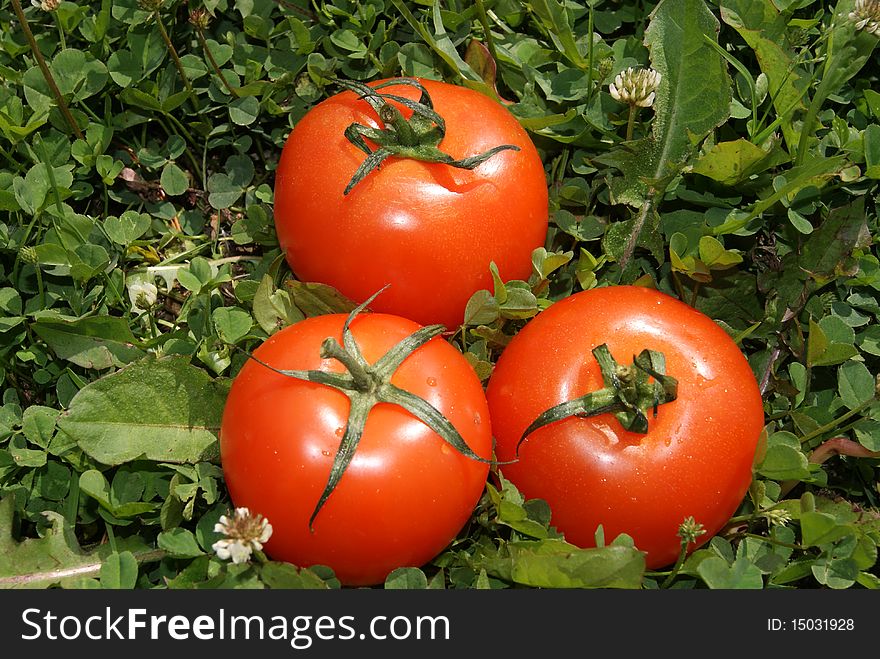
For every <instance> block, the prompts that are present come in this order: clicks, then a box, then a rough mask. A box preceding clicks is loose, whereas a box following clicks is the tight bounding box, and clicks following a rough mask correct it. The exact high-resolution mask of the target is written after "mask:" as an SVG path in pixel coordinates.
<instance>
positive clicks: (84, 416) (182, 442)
mask: <svg viewBox="0 0 880 659" xmlns="http://www.w3.org/2000/svg"><path fill="white" fill-rule="evenodd" d="M228 387H229V382H228V381H227V380H224V379H222V378H217V379H212V378H211V377H210V376H209V375H208V374H207V373H205V372H204V371H202V370H200V369H198V368H196V367H194V366H192V365H190V364H189V359H188V358H186V357H182V356H170V357H163V358H159V359H156V358H153V357H147V358H145V359H143V360H141V361H138V362H135V363H134V364H131V365H130V366H128V367H126V368H123V369H121V370H119V371H117V372H116V373H113V374H111V375H107V376H104V377H103V378H100V379H99V380H96V381H94V382H92V383H90V384H88V385H86V386H85V387H83V388H82V389H80V391H79V392H78V393H77V394H76V395H75V396H74V397H73V400H71V402H70V406H69V409H68V410H67V411H66V412H64V413H62V415H61V417H60V418H59V419H58V428H59V430H60V431H61V432H64V433H66V434H67V435H68V436H70V437H71V438H72V439H73V440H74V441H76V443H77V445H78V446H79V447H80V448H81V449H82V450H83V451H85V452H86V453H87V454H88V455H89V456H91V457H92V458H94V459H95V460H97V461H99V462H101V463H103V464H106V465H119V464H123V463H125V462H130V461H132V460H136V459H147V460H158V461H161V462H169V463H191V464H192V463H196V462H200V461H203V460H216V459H217V457H218V447H217V433H218V431H219V428H220V419H221V417H222V411H223V405H224V403H225V400H226V395H227V393H228ZM144 401H150V404H149V405H144Z"/></svg>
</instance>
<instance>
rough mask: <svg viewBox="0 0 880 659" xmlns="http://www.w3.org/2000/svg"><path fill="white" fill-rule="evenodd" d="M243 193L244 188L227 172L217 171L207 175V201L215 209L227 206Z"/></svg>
mask: <svg viewBox="0 0 880 659" xmlns="http://www.w3.org/2000/svg"><path fill="white" fill-rule="evenodd" d="M243 193H244V188H243V187H242V186H240V185H238V184H237V183H236V182H235V180H234V179H233V178H232V177H231V176H229V175H228V174H225V173H223V172H217V173H214V174H211V176H209V177H208V203H210V204H211V206H212V207H213V208H216V209H217V210H223V209H224V208H229V207H230V206H232V205H233V204H234V203H235V202H236V201H238V200H239V198H240V197H241V195H242V194H243Z"/></svg>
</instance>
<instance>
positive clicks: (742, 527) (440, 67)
mask: <svg viewBox="0 0 880 659" xmlns="http://www.w3.org/2000/svg"><path fill="white" fill-rule="evenodd" d="M854 4H855V3H854V2H853V1H852V0H840V1H839V2H822V1H820V0H802V1H799V2H779V1H774V0H760V1H754V0H722V1H721V2H705V1H704V0H684V1H672V0H662V1H661V2H644V3H621V2H616V1H613V0H596V1H593V2H562V1H558V0H548V1H546V2H515V1H513V0H490V1H487V2H482V3H466V2H460V1H459V0H453V1H452V2H444V3H440V2H405V1H403V0H391V1H388V0H369V1H368V2H349V1H347V0H336V1H334V2H322V1H318V2H305V1H304V0H291V1H286V2H275V1H274V0H250V1H248V2H232V1H231V0H204V1H203V2H192V1H191V2H188V3H186V2H182V1H181V0H166V2H164V3H162V4H161V7H160V8H159V10H158V11H155V12H152V11H145V10H143V9H142V8H141V5H140V4H139V3H138V2H136V0H114V1H113V2H103V3H73V2H61V3H60V5H59V7H58V9H57V10H56V11H54V12H47V11H44V10H42V9H41V8H39V7H36V6H33V5H32V4H31V3H29V2H25V3H24V4H23V5H22V3H21V2H12V0H0V35H2V36H0V161H2V163H3V164H2V167H0V210H2V213H0V376H2V382H3V385H2V400H0V587H40V588H43V587H51V586H61V587H75V588H87V587H104V588H324V589H326V588H338V587H339V582H338V581H336V580H335V578H334V575H333V574H332V571H330V570H329V569H327V568H325V567H322V566H312V567H310V568H302V567H300V566H293V565H289V564H285V563H278V562H274V561H271V560H269V559H268V558H266V557H265V556H263V555H261V554H259V552H258V554H257V555H256V558H255V560H253V561H251V562H250V563H245V564H232V563H227V562H224V561H221V560H220V559H219V558H218V557H217V556H216V554H215V552H214V551H213V549H212V545H213V544H214V543H215V542H216V541H217V540H218V539H219V538H220V535H219V534H218V533H216V532H215V531H214V524H215V523H216V522H217V521H218V519H219V518H220V516H221V515H224V514H227V513H228V512H229V510H230V506H231V502H230V500H229V495H228V492H227V491H226V486H225V483H224V482H223V476H222V471H221V469H220V467H219V465H218V462H217V461H218V455H219V454H218V450H217V430H218V427H219V422H220V418H221V414H222V408H223V401H224V399H225V395H226V391H227V390H228V386H229V382H230V380H231V378H232V377H234V375H235V374H236V373H237V372H238V369H239V368H240V367H241V365H242V363H243V362H244V360H245V359H246V357H245V356H244V351H249V350H252V349H253V348H254V347H256V346H257V345H258V344H259V343H260V342H261V341H263V340H264V339H266V338H267V337H269V336H270V335H272V334H273V333H274V332H276V331H278V330H279V329H281V328H283V327H286V326H287V325H290V324H293V323H296V322H298V321H299V320H302V319H303V318H306V317H308V316H313V315H318V314H324V313H333V312H348V311H351V309H352V308H354V306H355V303H356V302H360V301H354V302H353V301H350V300H346V299H345V298H343V297H342V296H341V295H339V293H338V292H337V291H335V290H333V289H331V288H329V287H327V286H324V285H322V284H319V283H315V282H303V281H298V280H297V279H296V278H295V276H294V275H293V273H291V272H290V271H289V270H288V269H287V266H286V264H285V263H284V260H283V258H282V256H281V253H280V249H279V246H278V241H277V238H276V236H275V232H274V228H273V224H272V207H273V183H274V171H275V168H276V166H277V164H278V158H279V155H280V150H281V147H282V145H283V143H284V139H285V138H286V136H287V134H288V133H289V131H290V129H291V127H292V126H294V125H295V124H296V122H297V121H299V119H300V118H301V117H302V116H303V115H304V114H305V113H306V112H307V111H308V109H309V108H310V107H312V106H313V105H314V104H315V103H317V102H319V101H320V100H322V99H323V98H326V97H327V96H328V95H330V94H332V93H335V92H336V91H337V89H338V88H337V86H335V85H334V83H333V80H334V78H337V77H339V78H350V79H354V80H359V81H369V80H373V79H377V78H380V77H387V76H395V75H420V76H425V77H428V78H435V79H444V80H448V81H451V82H455V83H458V84H462V85H466V86H469V87H471V88H474V89H476V90H478V91H481V92H483V93H485V94H487V95H489V96H491V97H492V98H496V99H498V100H499V101H501V102H504V103H505V104H506V105H507V107H508V108H509V109H510V111H511V112H512V113H513V114H514V115H515V116H516V117H517V118H518V119H519V121H520V122H521V124H522V125H523V126H524V127H525V128H526V129H527V130H528V131H529V132H530V134H531V136H532V138H533V140H534V142H535V144H536V146H537V147H538V149H539V153H540V155H541V157H542V159H543V161H544V163H545V166H546V172H547V181H548V188H549V191H550V200H551V208H550V220H551V223H550V231H549V233H548V235H547V240H546V243H545V245H544V246H543V247H541V248H539V249H538V250H536V251H535V252H534V254H533V266H534V267H533V272H532V274H531V276H530V277H529V278H527V279H526V280H523V281H503V280H502V279H501V277H500V276H499V274H498V271H497V269H495V267H494V265H492V266H490V267H489V269H490V271H491V273H492V275H493V286H492V290H481V291H478V292H476V293H475V294H474V296H473V298H472V299H471V301H470V303H469V304H468V307H467V310H466V311H465V323H464V324H463V325H462V326H461V327H459V328H450V329H452V330H453V335H452V336H451V337H450V339H449V340H450V341H451V342H452V343H453V344H454V345H456V346H457V347H458V348H459V349H461V351H462V352H463V353H464V354H465V355H466V357H467V358H468V360H469V361H470V363H471V364H473V366H474V368H475V370H476V372H477V373H478V374H479V376H480V377H481V378H482V379H483V380H485V379H486V378H488V377H489V375H490V374H491V371H492V367H493V364H494V363H495V360H496V359H497V357H498V356H499V354H500V353H501V352H502V351H503V349H504V346H505V345H506V344H507V342H508V341H509V340H510V338H511V337H512V336H513V335H514V334H515V333H516V332H517V331H519V329H520V328H522V327H523V325H524V324H525V323H526V322H528V320H529V319H530V318H532V317H534V316H535V315H537V314H539V313H541V311H542V310H543V309H545V308H547V307H548V306H550V305H551V304H553V303H554V302H556V301H558V300H560V299H562V298H564V297H566V296H568V295H570V294H571V293H573V292H576V291H578V290H581V289H588V288H592V287H595V286H604V285H609V284H615V283H633V282H635V283H639V284H642V285H651V286H655V287H657V288H659V289H661V290H664V291H666V292H668V293H671V294H673V295H675V296H676V297H679V298H681V299H683V300H684V301H686V302H687V303H689V304H691V305H693V306H694V307H696V308H697V309H699V310H701V311H703V312H704V313H706V314H708V315H709V316H711V317H712V318H714V319H715V320H716V321H717V322H718V323H719V324H721V325H722V326H723V327H724V328H725V329H726V330H727V331H728V332H729V333H730V334H731V336H733V337H734V338H735V339H736V340H737V341H738V342H739V344H740V346H741V347H742V349H743V352H744V353H745V354H746V355H747V357H748V359H749V361H750V364H751V365H752V368H753V370H754V373H755V376H756V378H757V380H758V382H759V383H760V385H761V390H762V393H763V396H764V401H765V411H766V421H767V424H766V442H765V443H764V446H763V449H762V452H761V454H760V455H758V456H756V463H755V477H754V481H753V483H752V488H751V490H750V493H749V496H748V497H747V498H746V499H745V500H744V501H743V502H742V505H741V507H740V510H738V511H737V513H736V516H735V517H734V518H733V519H732V520H731V522H730V524H729V525H728V526H727V527H726V528H725V529H724V530H723V531H722V532H721V533H719V534H718V535H717V536H716V537H715V538H711V539H707V542H706V543H705V544H704V545H702V546H701V547H700V548H698V549H697V550H695V551H694V552H693V553H691V554H690V555H689V556H688V557H687V558H686V560H684V561H683V562H682V563H681V564H680V565H678V566H676V567H674V568H670V569H666V570H663V571H659V572H647V571H646V570H645V566H644V559H643V556H642V554H641V553H640V552H639V551H638V548H637V547H633V546H632V541H631V540H630V539H629V538H628V537H627V536H621V537H619V538H616V539H613V541H612V542H610V543H607V544H606V543H605V541H604V538H603V534H602V531H601V529H598V530H597V547H596V548H592V549H581V548H577V547H574V546H572V545H570V544H568V543H567V542H566V541H565V539H564V538H563V537H562V536H561V535H560V534H559V533H558V532H557V531H556V530H555V529H554V528H553V526H552V525H551V523H550V519H551V517H550V511H549V510H548V509H547V506H546V504H544V503H543V502H541V501H526V500H524V499H523V497H522V496H521V494H520V493H519V492H517V491H516V489H515V488H514V487H513V486H512V485H511V484H510V483H508V482H506V481H504V479H503V478H501V477H500V475H499V474H497V473H493V475H492V478H491V479H490V482H489V483H487V487H486V492H485V495H484V497H483V498H482V500H481V501H480V503H479V504H478V506H477V508H476V510H475V511H474V515H473V517H472V519H471V520H470V522H469V523H468V525H467V526H466V527H465V528H464V529H463V530H462V532H461V534H460V536H459V537H458V538H457V539H456V540H455V541H454V542H453V543H452V544H451V545H450V546H449V547H448V548H447V550H446V551H444V552H443V553H442V554H441V555H440V556H438V557H437V558H436V559H435V560H434V561H433V562H432V563H431V564H429V565H425V566H418V567H415V566H410V567H406V568H402V569H400V570H397V571H395V572H394V573H392V574H391V575H390V576H389V578H388V580H387V582H386V583H385V587H386V588H527V587H552V588H563V587H566V588H586V587H621V588H657V587H674V588H818V587H826V588H877V587H880V568H878V564H877V545H878V543H880V512H878V507H880V490H878V487H880V485H878V481H880V476H878V465H880V453H878V452H880V404H878V403H877V389H876V377H877V374H878V372H880V328H878V314H880V257H878V254H877V251H876V249H875V247H874V245H875V242H876V238H877V236H878V233H880V227H878V221H877V199H878V197H880V187H878V181H880V94H878V92H877V91H875V90H876V89H877V86H878V76H877V71H878V67H877V66H876V63H877V57H878V56H877V53H878V50H877V48H876V44H877V41H878V39H877V37H876V36H875V35H872V34H869V33H867V32H865V31H864V30H857V29H856V27H855V25H854V23H853V22H852V21H850V20H849V19H848V14H849V12H850V11H852V10H853V8H854ZM16 5H22V7H21V9H22V10H23V13H24V16H25V17H26V21H27V24H28V26H29V28H30V32H31V33H32V34H33V42H31V41H30V40H29V39H28V38H27V35H26V33H25V31H24V30H23V26H22V22H21V20H20V18H19V16H18V14H17V11H16V10H17V7H16ZM202 10H204V11H205V13H203V14H201V13H199V12H201V11H202ZM191 12H193V13H191ZM41 59H42V60H43V62H41V61H40V60H41ZM43 63H45V69H46V70H47V71H48V74H49V75H48V77H47V76H46V75H45V74H44V70H43V67H42V66H41V64H43ZM629 67H635V68H644V67H652V68H654V69H655V70H657V71H658V72H659V73H660V74H661V76H662V79H661V83H660V86H659V87H658V89H657V90H656V97H655V99H654V101H653V104H652V105H651V106H650V107H641V108H638V110H637V112H633V113H632V114H631V113H630V107H629V106H628V105H627V104H625V103H621V102H618V101H617V100H615V99H614V98H613V97H612V95H611V93H610V91H609V84H610V83H611V82H612V81H613V80H614V77H615V76H616V75H617V74H618V73H620V72H622V71H624V70H625V69H627V68H629ZM631 118H632V120H631ZM628 128H629V129H630V130H631V131H632V134H631V139H627V137H626V136H627V132H628ZM476 220H478V218H477V219H476ZM331 239H332V237H328V240H331ZM425 294H426V295H431V294H432V292H431V291H426V292H425ZM696 522H699V520H696Z"/></svg>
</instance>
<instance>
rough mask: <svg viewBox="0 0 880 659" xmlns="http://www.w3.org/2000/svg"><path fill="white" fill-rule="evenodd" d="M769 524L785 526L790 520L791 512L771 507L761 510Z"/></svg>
mask: <svg viewBox="0 0 880 659" xmlns="http://www.w3.org/2000/svg"><path fill="white" fill-rule="evenodd" d="M763 515H764V517H766V518H767V522H768V523H769V524H770V525H771V526H785V525H786V524H788V523H789V522H790V521H791V513H790V512H788V511H787V510H783V509H781V508H772V509H770V510H765V511H764V512H763Z"/></svg>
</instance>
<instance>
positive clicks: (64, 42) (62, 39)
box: [53, 12, 67, 50]
mask: <svg viewBox="0 0 880 659" xmlns="http://www.w3.org/2000/svg"><path fill="white" fill-rule="evenodd" d="M53 16H54V17H55V27H57V28H58V42H59V44H60V45H61V50H64V49H66V48H67V40H66V39H65V37H64V29H63V28H62V27H61V21H59V20H58V14H57V13H54V12H53Z"/></svg>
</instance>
